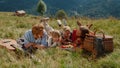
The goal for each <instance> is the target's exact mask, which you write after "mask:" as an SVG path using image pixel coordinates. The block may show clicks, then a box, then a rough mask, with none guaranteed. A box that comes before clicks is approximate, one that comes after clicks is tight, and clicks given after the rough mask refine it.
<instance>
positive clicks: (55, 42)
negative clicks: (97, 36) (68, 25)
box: [48, 30, 61, 47]
mask: <svg viewBox="0 0 120 68" xmlns="http://www.w3.org/2000/svg"><path fill="white" fill-rule="evenodd" d="M60 38H61V37H60V32H59V31H58V30H54V31H52V33H51V37H49V39H48V46H49V47H55V46H59V45H60Z"/></svg>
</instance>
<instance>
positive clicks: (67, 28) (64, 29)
mask: <svg viewBox="0 0 120 68" xmlns="http://www.w3.org/2000/svg"><path fill="white" fill-rule="evenodd" d="M67 30H68V31H70V32H71V29H70V27H69V26H64V27H63V31H67Z"/></svg>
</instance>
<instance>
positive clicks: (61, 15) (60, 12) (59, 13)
mask: <svg viewBox="0 0 120 68" xmlns="http://www.w3.org/2000/svg"><path fill="white" fill-rule="evenodd" d="M55 16H56V18H58V19H64V18H67V14H66V12H65V11H64V10H58V11H57V12H56V15H55Z"/></svg>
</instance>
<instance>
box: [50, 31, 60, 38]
mask: <svg viewBox="0 0 120 68" xmlns="http://www.w3.org/2000/svg"><path fill="white" fill-rule="evenodd" d="M60 36H61V35H60V32H59V31H58V30H54V31H52V37H60Z"/></svg>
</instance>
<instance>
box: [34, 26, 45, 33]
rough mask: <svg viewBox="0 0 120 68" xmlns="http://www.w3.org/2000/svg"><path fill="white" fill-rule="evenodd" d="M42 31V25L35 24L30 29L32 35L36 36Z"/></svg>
mask: <svg viewBox="0 0 120 68" xmlns="http://www.w3.org/2000/svg"><path fill="white" fill-rule="evenodd" d="M43 29H44V26H43V25H42V24H35V25H34V26H33V27H32V33H33V34H38V33H39V32H41V31H43Z"/></svg>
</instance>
